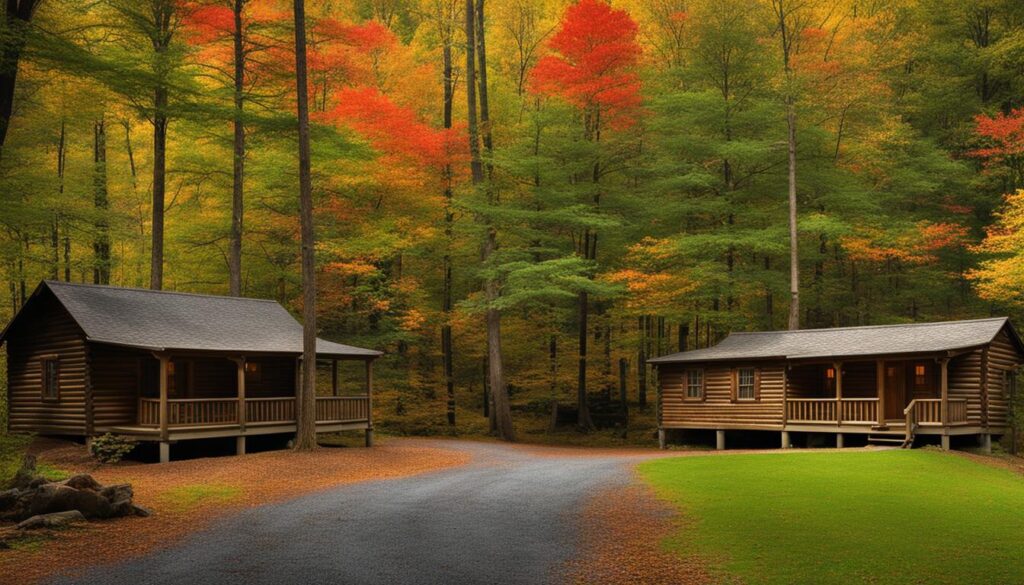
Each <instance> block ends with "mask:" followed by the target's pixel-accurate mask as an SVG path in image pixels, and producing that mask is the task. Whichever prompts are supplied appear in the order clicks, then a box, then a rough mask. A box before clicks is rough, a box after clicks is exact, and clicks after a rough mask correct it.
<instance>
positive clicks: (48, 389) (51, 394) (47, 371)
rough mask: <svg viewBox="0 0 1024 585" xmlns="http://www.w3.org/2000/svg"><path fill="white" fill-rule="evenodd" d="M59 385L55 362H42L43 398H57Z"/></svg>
mask: <svg viewBox="0 0 1024 585" xmlns="http://www.w3.org/2000/svg"><path fill="white" fill-rule="evenodd" d="M59 383H60V370H59V368H58V366H57V360H54V359H48V360H46V361H44V362H43V396H44V397H46V398H57V396H58V384H59Z"/></svg>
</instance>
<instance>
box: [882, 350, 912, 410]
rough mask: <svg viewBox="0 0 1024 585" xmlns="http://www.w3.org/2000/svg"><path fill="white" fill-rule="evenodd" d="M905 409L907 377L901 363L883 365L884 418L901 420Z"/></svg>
mask: <svg viewBox="0 0 1024 585" xmlns="http://www.w3.org/2000/svg"><path fill="white" fill-rule="evenodd" d="M906 407H907V376H906V369H905V367H904V364H903V363H900V362H886V364H885V418H886V420H892V419H902V418H903V416H904V415H903V409H904V408H906Z"/></svg>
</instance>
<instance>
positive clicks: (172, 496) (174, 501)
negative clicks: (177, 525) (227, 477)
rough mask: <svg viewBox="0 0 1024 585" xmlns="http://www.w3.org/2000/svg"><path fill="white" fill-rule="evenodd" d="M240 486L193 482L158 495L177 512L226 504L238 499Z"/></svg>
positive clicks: (162, 501) (240, 493)
mask: <svg viewBox="0 0 1024 585" xmlns="http://www.w3.org/2000/svg"><path fill="white" fill-rule="evenodd" d="M241 495H242V488H240V487H238V486H236V485H227V484H219V483H193V484H187V485H180V486H175V487H173V488H171V489H169V490H167V491H165V492H164V493H162V494H161V495H160V497H159V500H160V502H161V503H163V504H164V505H165V506H167V507H168V508H170V509H173V510H175V511H178V512H187V511H189V510H194V509H196V508H199V507H201V506H206V505H214V504H226V503H229V502H232V501H235V500H237V499H239V498H240V497H241Z"/></svg>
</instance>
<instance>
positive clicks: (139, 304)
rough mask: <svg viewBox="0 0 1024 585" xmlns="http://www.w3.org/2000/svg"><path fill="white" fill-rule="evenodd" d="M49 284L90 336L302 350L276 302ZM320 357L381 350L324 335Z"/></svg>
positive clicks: (296, 329)
mask: <svg viewBox="0 0 1024 585" xmlns="http://www.w3.org/2000/svg"><path fill="white" fill-rule="evenodd" d="M43 287H46V288H48V289H49V290H50V291H52V292H53V294H54V295H55V296H56V297H57V300H58V301H60V303H61V304H62V305H64V308H66V309H67V311H68V313H70V314H71V317H72V318H73V319H74V320H75V322H77V323H78V325H79V326H80V327H81V328H82V331H84V332H85V335H86V338H87V339H88V340H89V341H94V342H97V343H110V344H114V345H121V346H126V347H136V348H140V349H147V350H153V351H163V350H192V351H216V352H237V353H287V354H296V355H298V354H301V353H302V325H301V324H299V322H298V321H296V320H295V318H294V317H292V316H291V314H289V313H288V311H287V310H285V308H284V307H282V306H281V305H280V304H278V303H277V302H276V301H271V300H264V299H247V298H239V297H224V296H213V295H198V294H190V293H178V292H168V291H153V290H146V289H136V288H120V287H114V286H99V285H90V284H72V283H66V282H55V281H49V280H48V281H44V282H43V283H42V284H41V285H40V286H39V289H37V290H36V294H37V293H39V292H40V291H41V290H42V288H43ZM33 296H35V294H33ZM16 319H17V317H16ZM12 323H13V321H12ZM3 335H6V331H5V332H4V333H3ZM2 341H3V337H2V335H0V342H2ZM317 354H318V355H321V356H325V357H365V358H369V357H376V356H379V355H381V352H379V351H376V350H372V349H363V348H360V347H353V346H350V345H343V344H340V343H334V342H332V341H327V340H324V339H317Z"/></svg>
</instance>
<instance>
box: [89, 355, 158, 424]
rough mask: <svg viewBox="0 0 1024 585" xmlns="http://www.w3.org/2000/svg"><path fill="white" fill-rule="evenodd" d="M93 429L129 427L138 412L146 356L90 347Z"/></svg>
mask: <svg viewBox="0 0 1024 585" xmlns="http://www.w3.org/2000/svg"><path fill="white" fill-rule="evenodd" d="M89 355H90V356H91V363H92V369H91V377H92V396H93V427H97V428H104V427H110V426H116V425H128V424H133V423H134V422H135V418H136V412H137V410H138V404H139V402H138V397H139V388H140V385H141V380H140V377H141V375H142V370H141V368H142V366H141V363H142V361H143V360H145V359H146V358H147V357H148V358H149V359H152V357H150V356H149V354H147V353H145V352H141V351H138V350H132V349H127V348H121V347H114V346H109V345H99V344H90V347H89Z"/></svg>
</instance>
